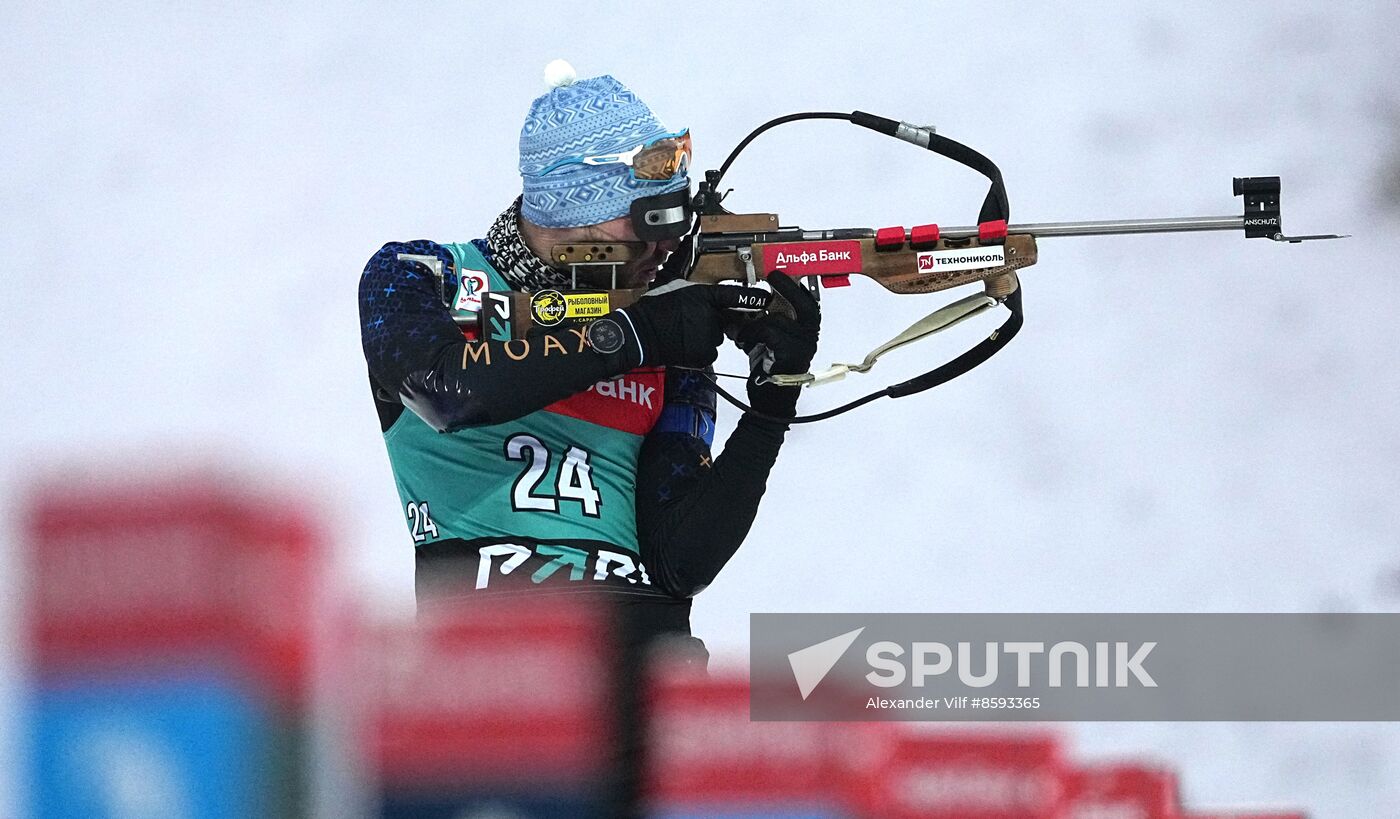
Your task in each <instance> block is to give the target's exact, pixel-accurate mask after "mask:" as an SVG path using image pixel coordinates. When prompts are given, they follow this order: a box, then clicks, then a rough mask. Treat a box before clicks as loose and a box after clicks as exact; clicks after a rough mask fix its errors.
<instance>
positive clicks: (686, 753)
mask: <svg viewBox="0 0 1400 819" xmlns="http://www.w3.org/2000/svg"><path fill="white" fill-rule="evenodd" d="M649 714H650V719H651V724H650V727H649V731H648V737H649V746H648V749H649V753H648V769H647V777H646V794H647V802H648V804H649V805H650V806H651V810H652V812H653V814H667V813H682V814H684V815H697V816H698V815H705V812H704V810H703V809H704V808H706V807H709V808H711V809H715V810H718V809H720V807H721V806H724V807H725V809H727V810H729V811H730V813H733V811H734V809H735V808H736V807H737V806H744V807H746V808H755V809H756V808H759V807H762V806H768V807H770V808H772V809H777V808H778V807H780V806H781V807H783V808H787V809H792V808H794V807H796V806H802V807H805V808H807V809H808V811H811V812H808V813H804V814H803V815H811V816H816V815H823V814H818V813H816V812H815V811H818V810H822V811H827V812H828V815H832V816H835V815H848V808H847V807H846V806H847V805H848V803H849V799H848V797H849V794H850V792H851V790H852V787H853V776H854V774H855V772H856V771H857V770H860V769H864V768H868V767H869V766H870V765H872V764H874V762H875V760H876V759H878V757H879V756H880V754H881V753H882V750H881V749H882V747H883V744H884V743H885V742H886V741H887V737H888V736H889V735H890V733H891V731H890V727H889V726H888V725H887V724H862V723H823V722H752V721H750V719H749V681H748V680H747V679H744V678H743V677H740V676H736V675H731V676H721V675H719V674H716V675H714V676H709V677H707V676H705V675H702V674H697V673H695V672H691V671H688V670H685V669H682V668H666V667H662V668H659V669H656V670H655V673H653V675H652V681H651V685H650V687H649ZM730 813H726V815H730Z"/></svg>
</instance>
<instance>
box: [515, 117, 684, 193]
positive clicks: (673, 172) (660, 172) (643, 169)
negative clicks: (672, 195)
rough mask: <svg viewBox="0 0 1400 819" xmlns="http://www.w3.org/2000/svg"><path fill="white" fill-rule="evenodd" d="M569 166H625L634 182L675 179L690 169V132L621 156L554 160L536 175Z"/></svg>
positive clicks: (660, 139)
mask: <svg viewBox="0 0 1400 819" xmlns="http://www.w3.org/2000/svg"><path fill="white" fill-rule="evenodd" d="M568 165H626V166H627V169H628V171H629V172H630V173H631V174H632V179H634V180H641V181H649V182H655V181H661V180H666V179H674V178H676V176H678V175H680V174H682V173H685V170H686V168H688V167H689V166H690V129H689V128H686V129H685V130H683V131H677V132H676V133H674V134H665V135H663V136H659V137H657V138H656V139H653V140H651V141H649V142H644V143H642V144H641V145H638V146H637V147H635V148H632V149H631V150H627V151H623V152H621V153H615V154H596V155H594V156H573V157H567V158H565V159H556V160H554V161H553V162H551V163H549V164H548V165H546V166H545V167H544V169H543V170H541V171H540V172H539V175H540V176H544V175H545V174H548V173H552V172H553V171H556V170H558V169H560V168H563V167H566V166H568Z"/></svg>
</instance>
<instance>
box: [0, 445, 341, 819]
mask: <svg viewBox="0 0 1400 819" xmlns="http://www.w3.org/2000/svg"><path fill="white" fill-rule="evenodd" d="M287 497H288V495H287V493H278V494H271V493H269V492H267V491H253V490H251V489H248V488H245V487H241V486H239V485H237V482H236V481H235V480H233V479H231V478H229V477H228V476H224V475H218V474H210V473H207V472H201V473H198V474H188V473H172V472H166V473H164V474H163V476H160V477H149V476H148V477H141V476H137V475H134V474H132V473H124V474H119V475H118V474H109V475H108V476H107V477H105V478H101V479H98V478H91V477H74V476H72V475H65V476H63V477H62V478H61V479H60V478H58V477H55V478H51V479H48V480H45V481H43V482H41V483H40V484H39V485H37V486H36V487H35V488H34V489H33V490H32V491H31V493H30V499H29V502H28V506H27V510H26V512H27V519H26V523H25V529H26V531H25V532H24V533H23V542H24V550H25V562H26V568H27V574H26V593H27V601H28V607H27V611H28V625H29V633H30V639H29V649H30V661H31V675H30V678H31V685H30V691H29V695H28V699H29V707H28V711H27V715H26V718H27V720H28V722H29V725H30V738H31V743H32V747H31V753H30V754H29V758H30V759H31V760H32V761H31V767H32V787H31V789H30V790H31V799H32V802H33V804H32V808H33V811H32V812H33V813H34V814H35V815H37V816H41V817H50V816H52V817H60V816H61V817H71V816H83V817H95V818H96V819H102V817H128V816H142V817H162V818H164V817H214V818H215V819H217V818H218V817H225V816H227V817H235V816H307V815H311V814H312V812H313V811H312V810H311V799H310V791H311V788H310V785H309V782H310V781H311V766H312V756H313V752H312V748H313V744H314V743H313V742H312V739H311V728H310V723H309V720H308V716H307V715H308V712H309V703H310V700H311V691H312V687H313V686H312V677H313V675H312V669H313V663H312V658H313V642H314V640H313V636H314V634H315V630H316V627H317V623H318V618H317V611H318V607H319V606H321V605H322V604H323V601H324V599H325V598H324V594H325V589H324V588H323V584H324V582H325V579H324V572H323V565H322V561H323V557H324V552H325V549H324V544H323V542H322V540H321V537H320V534H319V532H318V531H317V529H316V528H315V527H314V525H313V524H312V522H311V519H310V515H309V514H308V512H307V511H306V510H305V509H304V508H300V507H298V506H293V505H290V504H289V502H288V501H287V500H286V498H287ZM318 761H319V764H321V765H322V766H323V768H324V766H326V765H327V763H328V760H327V759H325V758H321V759H319V760H318ZM322 775H324V772H323V774H322Z"/></svg>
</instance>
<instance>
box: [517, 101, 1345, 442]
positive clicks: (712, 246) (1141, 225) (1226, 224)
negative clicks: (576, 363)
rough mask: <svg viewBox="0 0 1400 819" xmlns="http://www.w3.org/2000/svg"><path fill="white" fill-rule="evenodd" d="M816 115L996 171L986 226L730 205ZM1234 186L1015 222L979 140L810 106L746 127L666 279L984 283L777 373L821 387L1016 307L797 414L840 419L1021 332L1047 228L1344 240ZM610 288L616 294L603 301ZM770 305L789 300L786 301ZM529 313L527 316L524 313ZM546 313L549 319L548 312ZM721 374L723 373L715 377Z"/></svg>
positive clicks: (549, 299)
mask: <svg viewBox="0 0 1400 819" xmlns="http://www.w3.org/2000/svg"><path fill="white" fill-rule="evenodd" d="M808 119H834V120H844V121H847V122H851V123H853V124H855V125H859V126H862V127H864V128H868V129H871V130H874V131H877V132H879V133H881V134H885V135H887V136H892V137H895V138H896V139H900V140H903V141H905V142H909V143H911V144H914V145H917V146H919V147H921V148H926V149H927V150H929V151H932V152H934V153H936V154H939V155H941V156H943V157H945V158H947V159H951V160H953V161H955V162H958V163H960V164H962V165H965V166H967V167H969V168H971V169H973V170H975V171H977V172H978V173H981V174H982V175H983V176H985V177H987V179H988V180H989V181H990V183H991V184H990V188H989V189H988V191H987V195H986V197H985V198H984V200H983V202H982V207H981V209H980V211H979V213H978V217H977V222H976V224H975V225H968V226H954V227H943V226H940V225H937V224H924V225H917V226H915V227H912V228H910V229H907V230H906V229H905V228H904V227H885V228H878V229H873V228H837V229H827V230H805V229H803V228H800V227H791V226H783V225H782V223H781V220H780V219H779V217H778V215H777V214H775V213H731V212H730V211H728V210H726V209H725V208H724V206H723V201H724V198H725V197H726V196H727V195H728V193H729V192H728V191H726V192H725V193H720V187H719V186H720V183H721V181H722V180H723V178H724V175H725V173H726V172H727V171H728V170H729V167H730V166H731V165H732V164H733V162H734V160H735V159H736V158H737V157H738V155H739V154H740V153H741V152H742V151H743V150H744V148H746V147H747V146H748V145H749V144H750V143H751V142H753V140H754V139H755V138H757V137H758V136H759V135H760V134H762V133H764V132H766V131H768V130H770V129H772V128H775V127H777V126H779V125H783V124H786V123H790V122H796V121H799V120H808ZM1233 188H1234V195H1235V196H1237V197H1243V201H1244V209H1243V213H1241V214H1240V215H1238V216H1211V217H1186V218H1166V219H1127V220H1109V221H1082V222H1041V223H1025V224H1013V223H1011V222H1010V221H1009V219H1010V205H1009V202H1008V200H1007V195H1006V186H1005V184H1004V182H1003V180H1002V175H1001V171H1000V169H998V168H997V166H996V164H995V163H993V162H992V161H991V160H990V159H988V158H987V157H985V156H983V155H982V154H980V153H978V152H977V151H975V150H973V149H972V148H969V147H967V146H966V145H963V144H962V143H959V142H956V141H954V140H952V139H949V138H947V137H944V136H941V135H939V134H938V133H936V132H935V129H934V128H933V127H932V126H917V125H912V124H910V123H907V122H898V121H895V120H891V119H886V118H884V117H878V116H875V115H873V114H868V113H864V112H862V111H853V112H851V113H849V114H844V113H834V112H807V113H799V114H791V115H788V116H784V117H778V118H776V119H773V120H769V121H768V122H766V123H764V124H763V125H760V126H759V127H758V128H756V129H754V130H753V131H752V132H750V133H749V135H748V136H746V137H745V138H744V139H743V141H741V142H740V143H739V144H738V145H737V146H736V147H735V148H734V150H733V151H731V152H730V154H729V156H728V157H727V158H726V159H725V161H724V163H723V164H722V165H721V166H720V167H719V168H718V169H717V170H708V171H706V172H705V178H704V181H703V182H701V183H700V185H699V189H698V192H697V193H696V195H695V197H694V199H693V200H692V201H691V202H690V205H689V207H690V208H691V209H692V210H693V215H692V216H691V227H690V230H689V232H688V233H687V234H686V235H685V238H684V241H683V242H682V245H681V248H680V250H679V251H678V252H677V253H676V254H673V256H672V258H671V259H670V260H669V261H668V262H667V265H666V268H665V270H664V271H663V274H662V277H661V279H660V280H659V281H665V280H666V279H676V278H684V279H686V280H688V281H692V282H702V283H719V282H725V281H739V282H743V283H746V284H754V283H756V282H758V281H759V280H760V279H761V278H762V277H763V274H765V273H767V272H768V271H773V270H779V271H783V272H785V273H787V274H788V275H790V276H796V277H800V278H802V279H804V281H805V282H806V283H807V285H808V287H809V288H811V290H812V292H813V293H814V294H815V293H820V289H821V288H833V287H843V286H846V285H848V284H850V277H851V276H853V275H858V276H865V277H866V278H869V279H871V280H873V281H875V282H877V283H878V284H880V285H881V286H882V287H884V288H885V289H886V290H888V291H890V292H891V293H898V294H910V293H934V292H938V291H940V290H947V289H950V288H954V287H960V286H963V285H969V284H975V283H981V284H982V292H981V293H977V294H974V295H970V296H967V297H965V298H962V299H959V300H958V301H955V302H953V303H951V304H948V305H946V306H944V307H942V308H940V309H938V310H936V311H934V312H933V313H930V314H929V315H928V316H925V317H924V318H922V319H920V320H919V321H917V322H915V323H914V324H913V325H911V326H910V327H909V328H908V329H906V330H904V331H903V332H902V333H900V334H899V335H897V336H895V337H894V338H892V339H890V340H889V341H887V342H885V343H884V344H882V345H880V346H879V347H877V348H875V349H874V350H872V351H871V352H870V353H869V354H867V355H866V356H865V358H864V359H863V360H862V361H860V362H859V363H855V364H834V365H832V366H831V367H829V368H827V369H826V370H824V371H822V372H819V373H805V374H800V375H774V376H770V378H771V379H772V380H773V381H774V382H775V383H779V384H786V385H800V386H809V387H810V386H816V385H819V384H825V383H830V382H833V381H837V380H840V379H841V378H844V377H845V375H846V374H847V373H849V372H857V373H865V372H869V371H870V369H871V368H873V367H874V365H875V363H876V361H877V360H878V359H879V358H880V357H881V356H883V355H884V354H885V353H888V352H890V351H891V350H894V349H897V348H899V347H903V346H905V345H907V344H910V343H913V342H914V341H918V340H920V339H923V338H927V337H929V336H931V335H933V334H934V333H937V332H940V331H942V330H945V329H947V328H949V327H952V326H953V325H955V324H958V323H960V322H962V321H965V320H967V319H969V318H972V317H973V316H975V315H978V314H980V313H982V312H985V311H987V310H990V309H992V308H994V307H998V306H1001V307H1005V308H1006V309H1007V310H1008V312H1009V313H1010V315H1009V317H1008V318H1007V319H1006V320H1005V321H1004V322H1003V323H1002V324H1001V325H1000V326H999V327H997V328H996V329H995V330H994V331H992V333H991V334H990V335H988V336H987V337H986V338H984V339H983V340H982V341H981V342H979V343H978V344H977V345H976V346H974V347H972V348H971V349H969V350H968V351H966V352H964V353H963V354H962V355H960V356H958V357H956V358H954V359H953V360H951V361H949V362H947V363H945V364H942V365H940V366H939V367H936V368H934V369H932V370H929V371H928V372H926V373H923V374H922V375H919V376H916V377H914V378H912V379H909V380H906V381H902V382H900V383H898V384H893V385H891V386H888V387H885V388H883V389H881V390H877V391H875V392H872V393H870V394H868V395H865V396H863V397H861V398H858V399H856V400H854V401H851V402H849V403H847V404H844V405H842V406H839V407H837V408H835V409H832V410H827V411H825V412H821V413H817V414H815V415H807V416H798V417H797V418H795V419H786V420H788V422H789V423H805V422H811V421H818V420H822V419H825V418H830V417H832V416H835V415H839V414H841V413H843V412H847V411H849V410H851V409H854V408H856V407H858V406H861V405H863V404H866V403H869V402H870V401H873V400H876V399H878V398H882V397H886V396H889V397H892V398H900V397H903V396H907V395H913V394H916V393H919V392H923V391H924V390H927V389H931V388H933V387H936V386H938V385H940V384H943V383H946V382H948V381H950V380H952V379H953V378H956V377H957V376H959V375H962V374H963V373H966V372H968V371H969V370H971V369H972V368H974V367H976V366H977V365H979V364H981V363H983V362H985V361H986V360H988V359H989V358H991V357H992V356H993V355H995V354H996V353H997V352H999V351H1000V350H1001V349H1003V348H1004V347H1005V346H1006V345H1007V344H1008V343H1009V342H1010V341H1011V339H1012V338H1014V337H1015V336H1016V334H1017V333H1018V332H1019V331H1020V329H1021V327H1022V324H1023V322H1024V312H1023V308H1022V299H1021V287H1020V279H1019V276H1018V271H1020V270H1022V269H1024V268H1026V267H1029V266H1031V265H1033V264H1035V263H1036V260H1037V252H1038V251H1037V245H1036V242H1037V240H1038V239H1041V238H1049V237H1056V236H1106V235H1115V234H1138V233H1182V232H1191V231H1220V230H1242V231H1244V235H1245V237H1246V238H1268V239H1272V240H1273V241H1276V242H1288V243H1298V242H1304V241H1311V240H1320V239H1340V238H1345V237H1344V236H1339V235H1336V234H1313V235H1302V236H1288V235H1286V234H1284V233H1283V227H1282V215H1281V212H1280V206H1279V200H1280V190H1281V182H1280V179H1279V177H1277V176H1255V177H1237V178H1235V179H1234V186H1233ZM634 251H635V248H633V247H630V246H628V245H627V244H626V243H616V244H589V245H569V246H564V245H560V246H556V247H555V248H554V255H553V259H552V260H553V261H554V262H555V263H556V264H560V265H566V266H569V267H570V268H571V269H572V270H573V272H574V276H575V285H577V276H578V274H579V272H580V271H581V270H589V269H593V268H599V267H602V268H611V269H612V270H613V271H614V283H615V271H616V270H617V268H618V267H619V266H621V265H623V264H625V263H626V261H627V260H628V259H630V258H631V255H632V253H633V252H634ZM645 292H646V291H645V290H641V289H637V290H615V289H614V290H592V291H571V292H562V293H561V292H559V291H545V293H543V294H538V293H537V294H533V295H526V294H514V295H513V296H512V297H511V298H512V299H514V305H513V308H512V309H513V312H514V314H515V316H517V317H518V318H517V319H516V321H517V324H518V325H519V331H518V332H519V333H521V334H523V333H524V332H526V331H527V330H528V329H529V326H530V325H531V324H543V325H545V326H553V325H557V324H558V323H560V322H561V321H563V320H564V319H575V320H587V318H588V317H589V316H588V315H587V314H588V313H589V312H590V311H591V312H592V313H594V314H597V315H600V314H601V313H598V310H599V309H600V305H601V307H602V308H604V309H603V312H606V309H618V308H621V307H625V306H627V305H628V304H631V303H633V302H635V301H636V300H637V298H640V297H641V296H642V295H643V294H644V293H645ZM601 294H606V297H605V298H602V299H601V302H600V301H599V297H600V295H601ZM590 297H591V298H592V299H593V302H592V307H591V308H590V307H584V306H582V304H581V305H580V311H581V312H571V310H572V308H571V306H570V303H571V300H574V299H585V300H586V299H588V298H590ZM769 309H770V310H784V309H786V310H788V311H790V309H791V308H790V307H787V306H786V305H785V304H783V303H782V302H781V300H780V299H776V298H775V303H774V304H773V305H770V307H769ZM522 317H523V319H522ZM542 317H543V318H544V319H545V320H544V321H541V320H540V319H541V318H542ZM711 380H712V381H713V380H714V379H713V378H711ZM715 387H716V389H717V390H718V392H719V394H720V395H722V396H724V397H725V399H726V400H728V401H729V402H730V403H732V404H734V405H736V406H738V407H740V408H741V409H744V410H745V411H749V409H750V408H749V407H747V405H745V404H744V403H743V402H742V401H740V400H738V399H737V398H735V397H734V396H732V395H730V394H729V393H728V392H726V391H725V390H724V389H723V388H722V387H720V386H719V385H718V384H717V383H716V384H715Z"/></svg>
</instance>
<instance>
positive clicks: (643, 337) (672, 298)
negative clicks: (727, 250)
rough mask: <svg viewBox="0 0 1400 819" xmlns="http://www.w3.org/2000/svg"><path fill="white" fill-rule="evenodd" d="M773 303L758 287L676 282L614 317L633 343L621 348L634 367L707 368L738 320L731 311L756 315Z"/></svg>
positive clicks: (647, 296)
mask: <svg viewBox="0 0 1400 819" xmlns="http://www.w3.org/2000/svg"><path fill="white" fill-rule="evenodd" d="M771 299H772V294H771V293H769V292H768V291H766V290H760V289H758V288H756V287H734V286H731V285H718V284H696V283H694V282H686V281H677V282H672V283H670V284H667V285H664V286H662V287H659V288H657V289H656V290H653V291H651V292H650V293H647V294H646V295H645V296H643V297H642V298H641V299H640V300H638V301H637V303H636V304H634V305H632V306H631V307H628V308H626V309H625V310H620V311H618V312H620V313H622V314H624V316H625V318H623V317H619V319H618V322H617V323H618V324H619V325H620V326H622V327H623V332H624V333H625V334H629V335H630V336H631V339H635V341H636V344H632V343H628V344H627V345H626V347H625V349H626V350H627V351H628V353H629V354H630V355H631V356H632V357H633V358H632V361H631V363H632V366H633V367H641V366H648V367H655V366H663V367H664V366H668V365H672V366H677V367H696V368H699V367H707V366H709V365H710V364H712V363H714V360H715V358H716V357H717V356H718V355H719V346H720V345H721V344H723V343H724V328H725V327H726V326H729V325H730V324H733V322H734V320H735V318H736V317H737V316H736V315H735V314H734V313H732V312H730V311H731V310H736V309H737V310H750V311H759V310H762V309H763V308H764V307H766V306H768V302H769V301H770V300H771ZM595 323H596V322H595ZM631 339H629V342H630V341H631ZM634 350H635V352H633V351H634Z"/></svg>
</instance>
